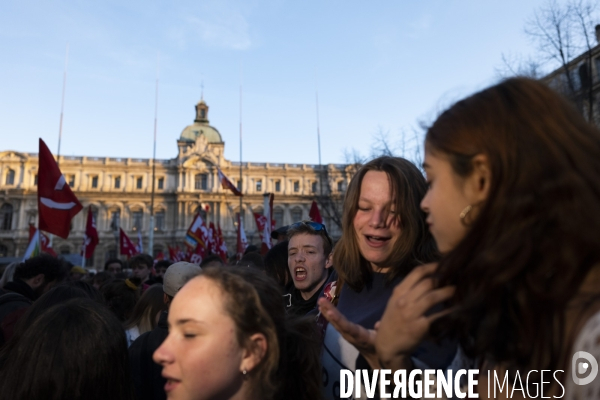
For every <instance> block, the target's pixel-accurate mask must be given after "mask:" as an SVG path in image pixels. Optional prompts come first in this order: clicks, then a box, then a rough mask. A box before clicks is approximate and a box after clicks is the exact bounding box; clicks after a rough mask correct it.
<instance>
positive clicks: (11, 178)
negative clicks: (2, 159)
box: [6, 169, 15, 185]
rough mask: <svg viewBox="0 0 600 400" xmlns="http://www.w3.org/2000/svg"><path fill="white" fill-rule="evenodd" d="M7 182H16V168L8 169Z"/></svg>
mask: <svg viewBox="0 0 600 400" xmlns="http://www.w3.org/2000/svg"><path fill="white" fill-rule="evenodd" d="M6 184H7V185H14V184H15V170H14V169H9V170H8V171H6Z"/></svg>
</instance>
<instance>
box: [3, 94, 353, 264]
mask: <svg viewBox="0 0 600 400" xmlns="http://www.w3.org/2000/svg"><path fill="white" fill-rule="evenodd" d="M177 148H178V153H177V156H176V157H175V158H172V159H168V160H156V164H155V177H156V178H155V179H156V180H155V198H154V199H155V200H154V215H155V228H154V231H155V232H154V248H153V253H154V254H157V253H158V252H161V251H162V252H164V253H165V254H168V253H167V245H180V246H181V245H182V243H183V238H184V236H185V233H186V230H187V228H188V226H189V224H190V223H191V221H192V218H193V216H194V215H195V214H196V213H197V212H201V214H202V215H203V216H204V217H205V218H206V219H207V220H209V221H212V222H219V224H220V226H221V228H222V230H223V234H224V236H225V240H226V243H227V247H228V249H229V252H230V254H232V253H233V252H234V251H235V243H236V229H237V228H236V227H237V213H239V212H240V203H239V197H236V196H234V195H233V194H232V193H231V192H230V191H228V190H225V189H223V188H222V187H221V185H220V182H219V180H218V177H217V166H218V167H219V168H220V169H221V170H222V171H223V173H225V174H226V175H227V176H228V177H229V178H230V179H231V180H232V181H233V182H234V184H236V185H238V187H240V179H239V177H240V163H239V162H233V161H230V160H227V159H225V157H224V148H225V143H224V142H223V140H222V138H221V135H220V133H219V132H218V130H217V129H215V128H214V127H212V126H211V125H210V124H209V121H208V106H207V104H206V103H205V102H204V101H203V100H201V101H200V102H199V103H198V104H197V105H196V118H195V120H194V123H193V124H191V125H189V126H187V127H186V128H185V129H184V130H183V132H182V133H181V135H180V137H179V139H178V140H177ZM59 165H60V169H61V171H62V173H63V175H64V176H65V178H66V181H67V182H68V183H69V185H70V186H71V188H72V189H73V192H74V193H75V194H76V196H77V197H78V199H79V201H80V202H81V203H82V205H83V206H84V210H83V211H82V212H80V213H79V214H77V216H76V217H75V218H74V219H73V222H72V228H71V233H70V234H69V238H68V239H67V240H63V239H61V238H59V237H54V238H53V248H54V250H55V251H56V252H57V253H60V254H77V253H79V252H80V248H81V244H82V242H83V235H84V230H85V219H86V215H87V207H88V206H90V205H91V206H92V210H93V212H94V213H95V215H96V221H97V222H96V223H97V229H98V233H99V237H100V243H99V245H98V246H97V247H96V250H95V252H94V256H93V259H90V260H88V261H87V265H88V266H90V267H91V266H93V267H95V268H100V269H101V268H102V267H103V265H104V262H105V260H106V259H108V258H110V257H113V256H115V255H116V254H117V236H116V232H117V231H116V230H115V229H114V228H115V226H120V227H121V228H123V230H124V231H125V232H126V233H127V234H128V235H129V237H130V238H131V239H132V241H133V242H134V243H137V238H138V237H139V236H140V235H141V237H142V242H143V245H144V251H145V252H148V253H149V249H148V248H147V246H148V232H149V225H150V206H151V192H152V159H134V158H112V157H85V156H83V157H71V156H60V159H59ZM37 169H38V155H37V153H20V152H18V151H2V152H0V257H18V256H21V255H23V253H24V251H25V249H26V247H27V244H28V227H29V224H30V223H33V224H35V225H37ZM241 170H242V179H241V191H242V193H243V194H244V196H243V197H242V216H243V218H244V227H245V230H246V234H247V236H248V241H249V242H250V243H254V244H259V242H260V238H259V234H258V232H257V230H256V224H255V222H254V218H253V216H252V212H258V213H262V211H263V203H264V201H263V199H264V196H265V194H266V193H269V192H270V193H274V194H275V201H274V207H273V208H274V210H273V218H274V219H275V221H276V225H277V226H282V225H287V224H290V223H292V222H296V221H299V220H301V219H307V218H308V212H309V209H310V205H311V202H312V201H313V200H314V199H315V198H317V197H318V196H320V198H321V199H323V198H327V197H335V198H338V199H339V198H341V197H342V196H341V194H342V193H343V192H344V191H345V189H346V188H347V185H348V182H349V179H350V177H351V172H352V167H351V166H347V165H334V164H329V165H323V166H319V165H307V164H273V163H254V162H244V163H243V164H242V165H241ZM319 179H323V180H324V181H326V182H320V181H319ZM321 190H323V193H322V194H320V193H319V192H320V191H321ZM207 206H208V212H206V211H205V210H206V209H207ZM325 223H326V225H327V227H328V229H329V230H330V231H331V232H330V233H331V234H332V236H334V237H338V236H339V235H340V230H339V227H337V225H336V224H334V223H333V222H332V221H331V220H329V219H328V218H327V217H325Z"/></svg>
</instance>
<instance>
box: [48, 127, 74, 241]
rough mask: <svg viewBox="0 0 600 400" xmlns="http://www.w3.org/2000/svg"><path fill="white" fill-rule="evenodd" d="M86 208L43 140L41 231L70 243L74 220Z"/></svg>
mask: <svg viewBox="0 0 600 400" xmlns="http://www.w3.org/2000/svg"><path fill="white" fill-rule="evenodd" d="M82 208H83V206H82V205H81V203H80V202H79V200H77V197H75V195H74V194H73V192H72V191H71V188H70V187H69V185H68V184H67V182H66V181H65V177H64V176H63V174H62V173H61V172H60V169H58V165H57V164H56V161H55V160H54V157H53V156H52V153H50V150H49V149H48V147H47V146H46V143H44V141H43V140H42V139H40V153H39V164H38V212H39V220H40V223H39V229H40V230H44V231H46V232H49V233H53V234H55V235H56V236H60V237H61V238H63V239H66V238H67V237H68V236H69V231H70V229H71V219H73V217H74V216H75V215H76V214H77V213H78V212H79V211H81V209H82Z"/></svg>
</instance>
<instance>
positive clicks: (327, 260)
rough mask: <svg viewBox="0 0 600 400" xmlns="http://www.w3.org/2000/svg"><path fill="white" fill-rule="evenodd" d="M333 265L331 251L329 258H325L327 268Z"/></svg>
mask: <svg viewBox="0 0 600 400" xmlns="http://www.w3.org/2000/svg"><path fill="white" fill-rule="evenodd" d="M332 265H333V251H332V252H331V253H329V255H328V256H327V259H326V260H325V269H327V268H331V266H332Z"/></svg>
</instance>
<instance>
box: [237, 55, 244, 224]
mask: <svg viewBox="0 0 600 400" xmlns="http://www.w3.org/2000/svg"><path fill="white" fill-rule="evenodd" d="M242 82H243V80H242V64H241V63H240V189H239V190H240V192H241V191H242V189H243V185H244V182H243V180H242ZM242 197H243V196H240V218H242ZM239 224H240V222H239V221H238V225H239ZM238 229H239V227H238Z"/></svg>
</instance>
